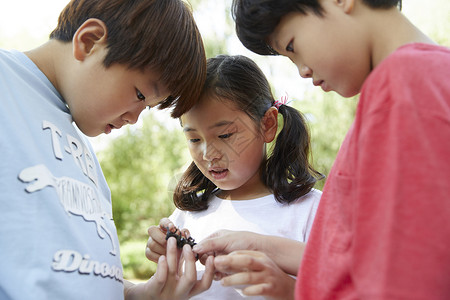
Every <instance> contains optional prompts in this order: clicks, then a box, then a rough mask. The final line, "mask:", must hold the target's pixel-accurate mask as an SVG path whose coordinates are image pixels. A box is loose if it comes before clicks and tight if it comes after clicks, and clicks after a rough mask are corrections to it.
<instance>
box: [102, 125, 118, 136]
mask: <svg viewBox="0 0 450 300" xmlns="http://www.w3.org/2000/svg"><path fill="white" fill-rule="evenodd" d="M120 128H122V126H115V125H114V124H108V125H106V128H105V134H109V133H111V131H112V130H113V129H120Z"/></svg>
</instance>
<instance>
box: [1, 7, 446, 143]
mask: <svg viewBox="0 0 450 300" xmlns="http://www.w3.org/2000/svg"><path fill="white" fill-rule="evenodd" d="M227 1H231V0H207V1H206V2H205V6H203V7H201V8H199V9H198V10H197V11H194V17H195V18H196V21H197V24H198V27H199V29H200V32H201V33H202V35H203V36H210V35H215V36H219V37H221V36H223V28H224V25H225V15H224V8H225V4H226V3H227ZM67 2H68V0H0V48H4V49H17V50H21V51H25V50H28V49H32V48H34V47H37V46H39V45H40V44H42V43H44V42H45V41H47V39H48V35H49V33H50V32H51V31H52V29H53V28H54V27H55V26H56V23H57V19H58V16H59V13H60V12H61V10H62V9H63V8H64V7H65V5H66V4H67ZM402 11H403V13H404V14H405V15H406V16H407V17H408V18H409V19H410V20H411V21H412V22H413V23H414V24H416V26H417V27H419V28H420V29H421V30H422V31H423V32H425V34H428V35H431V36H432V37H433V38H435V37H437V38H438V39H441V38H442V37H444V40H446V42H445V43H446V44H444V45H446V46H449V47H450V37H449V36H450V1H449V0H403V9H402ZM228 52H229V53H228V54H243V55H247V56H249V57H251V58H252V59H254V60H255V61H256V62H257V63H258V65H259V66H260V67H261V69H262V70H263V72H264V73H265V74H266V76H267V77H268V79H269V82H271V84H272V85H273V86H274V89H275V90H274V94H275V97H276V98H279V97H281V96H284V95H285V94H288V95H289V96H290V98H300V99H301V98H302V97H303V95H304V94H305V91H306V90H309V89H313V88H314V87H313V86H312V83H311V82H310V80H301V79H300V78H299V76H298V71H297V69H296V67H295V66H294V65H293V64H291V63H290V62H289V61H288V60H287V59H286V58H283V57H262V56H258V55H256V54H253V53H251V52H249V51H248V50H246V49H245V48H244V47H243V46H242V45H241V44H240V42H239V40H238V39H237V37H235V36H234V37H233V38H232V40H231V46H230V47H229V49H228ZM155 115H156V114H155ZM157 116H158V117H161V118H165V119H167V116H168V113H167V112H166V113H162V114H161V113H159V114H157ZM168 122H172V121H170V120H168ZM117 134H120V133H118V132H115V133H114V134H112V135H111V137H114V136H115V135H117ZM108 139H109V138H106V137H105V136H104V135H102V136H100V137H99V138H97V139H95V140H94V147H96V149H97V150H99V149H101V148H102V146H96V145H100V144H101V145H103V144H104V141H106V140H108ZM96 141H97V142H96Z"/></svg>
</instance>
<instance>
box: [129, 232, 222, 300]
mask: <svg viewBox="0 0 450 300" xmlns="http://www.w3.org/2000/svg"><path fill="white" fill-rule="evenodd" d="M182 252H183V253H182V256H183V258H184V264H185V267H184V271H182V272H180V266H179V253H178V249H177V242H176V239H175V238H173V237H171V238H169V239H168V241H167V257H166V256H165V255H161V256H160V258H159V260H158V266H157V269H156V273H155V275H153V277H152V278H150V280H148V281H147V282H145V283H142V284H138V285H132V284H130V283H127V286H126V290H125V296H126V297H125V298H126V299H158V300H164V299H171V300H176V299H188V298H190V297H192V296H194V295H196V294H198V293H201V292H203V291H205V290H207V289H208V288H209V287H210V286H211V282H212V279H213V275H214V262H213V258H212V257H211V258H209V259H208V261H207V262H206V268H205V273H204V274H203V277H202V278H201V280H197V270H196V267H195V257H194V253H193V252H192V249H191V246H189V245H184V247H183V250H182Z"/></svg>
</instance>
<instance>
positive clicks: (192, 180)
mask: <svg viewBox="0 0 450 300" xmlns="http://www.w3.org/2000/svg"><path fill="white" fill-rule="evenodd" d="M216 189H217V187H216V186H215V185H214V183H212V182H211V181H210V180H209V179H208V178H206V177H205V176H204V175H203V173H202V172H201V171H200V170H199V169H198V168H197V166H196V165H195V163H194V162H192V163H191V165H190V166H189V167H188V168H187V170H186V171H185V172H184V173H183V176H182V177H181V179H180V181H179V182H178V184H177V186H176V188H175V192H174V193H173V203H174V204H175V206H176V207H177V208H178V209H181V210H187V211H200V210H205V209H207V208H208V199H209V197H210V195H211V194H212V192H214V191H215V190H216Z"/></svg>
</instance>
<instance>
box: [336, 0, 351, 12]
mask: <svg viewBox="0 0 450 300" xmlns="http://www.w3.org/2000/svg"><path fill="white" fill-rule="evenodd" d="M355 1H356V0H334V2H335V3H336V4H337V5H338V6H339V7H341V8H342V9H343V11H344V12H345V13H347V14H348V13H351V12H352V11H353V7H354V6H355Z"/></svg>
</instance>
